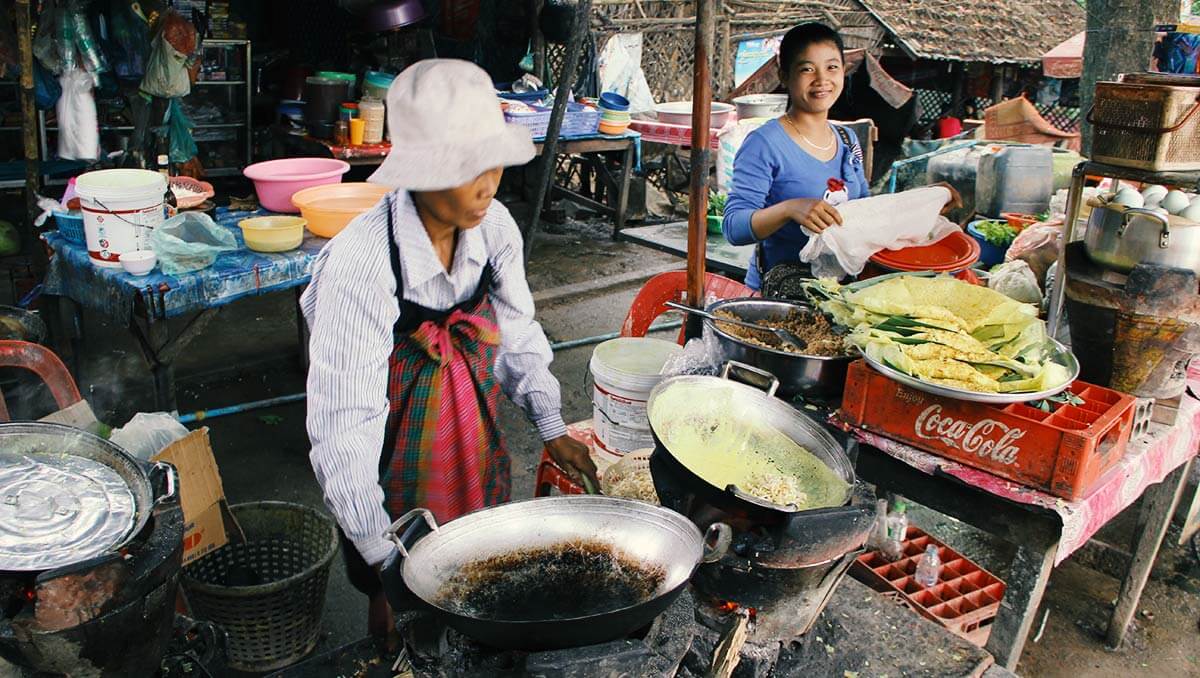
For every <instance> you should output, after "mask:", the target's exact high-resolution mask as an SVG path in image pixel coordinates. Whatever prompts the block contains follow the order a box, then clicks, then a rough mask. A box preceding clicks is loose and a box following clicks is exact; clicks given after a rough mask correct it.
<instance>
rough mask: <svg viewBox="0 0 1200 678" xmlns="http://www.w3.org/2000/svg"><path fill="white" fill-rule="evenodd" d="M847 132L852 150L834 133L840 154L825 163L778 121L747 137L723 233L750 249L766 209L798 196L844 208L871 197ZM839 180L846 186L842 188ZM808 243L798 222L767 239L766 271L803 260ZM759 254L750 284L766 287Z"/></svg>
mask: <svg viewBox="0 0 1200 678" xmlns="http://www.w3.org/2000/svg"><path fill="white" fill-rule="evenodd" d="M843 129H845V130H846V133H847V135H848V136H849V138H850V140H851V148H847V147H846V144H845V142H844V141H843V140H842V135H841V134H836V133H835V134H834V137H835V138H836V139H837V145H838V151H837V154H836V155H834V156H833V158H832V159H830V160H828V161H826V162H821V161H820V160H817V159H816V158H814V157H813V156H812V155H810V154H809V153H808V152H807V151H805V150H804V149H803V148H801V147H800V146H799V145H797V144H796V142H795V141H793V140H792V138H791V137H789V136H788V134H787V131H786V130H784V128H783V125H782V123H780V121H778V120H772V121H770V122H768V123H766V124H764V125H763V126H762V127H759V128H758V129H756V130H754V131H753V132H751V133H750V134H749V136H747V137H746V140H745V141H744V142H743V143H742V147H741V149H739V150H738V153H737V157H735V158H734V161H733V188H732V190H731V191H730V192H729V200H728V202H727V203H726V205H725V220H724V225H723V227H722V228H723V229H724V232H725V239H726V240H728V241H729V242H730V243H732V244H734V245H749V244H752V243H754V242H756V241H757V238H756V237H755V236H754V231H753V230H752V229H751V227H750V218H751V217H752V216H753V215H754V213H755V212H756V211H758V210H760V209H763V208H765V207H770V206H772V205H775V204H778V203H781V202H783V201H784V200H791V199H793V198H813V199H824V200H826V201H827V202H829V203H830V204H833V205H835V206H836V205H838V204H841V203H844V202H846V201H847V200H856V199H858V198H864V197H866V196H867V194H868V192H869V190H870V187H869V185H868V184H867V178H866V175H865V174H864V172H863V163H862V157H861V149H860V150H859V151H858V153H855V152H854V150H853V148H855V147H858V139H857V138H856V137H855V136H854V132H852V131H851V130H849V129H846V128H843ZM839 182H840V183H841V184H843V185H844V186H841V187H839V185H838V184H839ZM807 242H808V236H807V235H805V233H804V229H802V228H801V227H800V225H799V224H797V223H796V222H794V221H791V222H788V223H786V224H784V225H783V227H782V228H780V229H779V230H778V231H776V232H775V233H774V234H772V235H771V236H770V237H769V238H766V239H765V240H763V241H762V252H763V258H764V259H765V260H766V268H767V270H770V269H771V267H772V266H774V265H776V264H779V263H782V262H785V261H799V257H800V250H801V249H803V248H804V245H805V243H807ZM757 259H758V258H757V256H754V257H751V260H750V265H749V267H748V270H747V272H746V285H747V286H749V287H750V288H751V289H755V290H757V289H760V287H761V285H762V273H763V272H762V271H759V270H758V261H757Z"/></svg>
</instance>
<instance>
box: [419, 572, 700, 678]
mask: <svg viewBox="0 0 1200 678" xmlns="http://www.w3.org/2000/svg"><path fill="white" fill-rule="evenodd" d="M695 607H696V606H695V600H694V598H693V596H692V594H691V593H690V592H688V591H684V593H683V594H682V595H680V596H679V597H678V598H676V599H675V601H674V602H673V603H672V604H671V606H670V607H669V608H667V610H666V611H665V612H663V613H662V614H661V615H659V616H658V617H657V618H655V620H654V621H653V622H651V624H650V625H649V626H648V627H646V628H643V629H640V630H638V631H636V632H634V633H633V634H631V635H630V636H629V637H627V638H622V639H619V640H615V641H612V642H608V643H601V644H598V645H587V646H583V647H573V648H567V649H562V650H551V651H546V652H522V651H516V650H497V649H493V648H490V647H487V646H485V645H481V644H480V643H477V642H475V641H473V640H471V639H470V638H468V637H466V636H464V635H462V634H460V633H458V632H457V631H455V630H454V629H451V628H449V627H447V626H445V625H443V624H441V623H439V622H438V621H437V620H435V619H434V618H433V617H431V616H430V615H428V614H425V613H420V612H410V613H405V614H403V615H402V616H401V623H402V624H403V627H404V630H405V636H406V638H405V641H406V646H407V652H408V657H409V661H410V662H411V663H412V667H413V672H414V674H415V675H416V676H421V677H428V678H441V677H443V676H459V677H465V678H472V677H475V676H478V677H480V678H483V677H484V676H489V677H491V676H500V677H513V678H516V677H519V676H539V677H541V678H574V677H577V676H578V677H582V676H595V675H613V676H621V675H631V676H634V675H635V676H674V675H676V672H677V670H678V668H679V666H680V664H681V662H682V661H683V658H684V656H685V654H687V652H688V649H689V648H690V647H691V644H692V638H693V636H694V634H695V633H696V631H697V630H698V628H697V624H696V620H695Z"/></svg>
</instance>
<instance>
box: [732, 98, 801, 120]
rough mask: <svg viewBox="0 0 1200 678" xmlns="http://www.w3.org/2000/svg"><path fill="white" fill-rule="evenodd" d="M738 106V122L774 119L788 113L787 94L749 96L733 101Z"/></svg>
mask: <svg viewBox="0 0 1200 678" xmlns="http://www.w3.org/2000/svg"><path fill="white" fill-rule="evenodd" d="M733 105H734V106H737V116H738V120H749V119H750V118H774V117H778V116H780V115H783V114H784V113H787V108H788V95H786V94H747V95H746V96H741V97H738V98H736V99H734V100H733Z"/></svg>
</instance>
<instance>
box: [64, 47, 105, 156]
mask: <svg viewBox="0 0 1200 678" xmlns="http://www.w3.org/2000/svg"><path fill="white" fill-rule="evenodd" d="M58 82H59V84H60V85H62V96H61V97H59V99H58V106H57V107H56V109H55V110H56V111H57V112H58V157H60V158H62V159H63V160H95V159H96V158H98V157H100V131H99V128H98V127H97V126H96V99H95V98H94V97H93V96H92V86H93V84H94V83H93V81H92V76H91V75H89V74H88V73H87V71H84V70H83V69H81V68H73V69H71V70H69V71H67V72H66V73H63V74H62V75H61V76H59V78H58Z"/></svg>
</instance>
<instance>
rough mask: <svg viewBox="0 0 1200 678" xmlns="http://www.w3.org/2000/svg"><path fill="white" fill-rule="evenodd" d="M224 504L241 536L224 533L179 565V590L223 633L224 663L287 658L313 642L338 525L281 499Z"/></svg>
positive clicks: (264, 665) (275, 663)
mask: <svg viewBox="0 0 1200 678" xmlns="http://www.w3.org/2000/svg"><path fill="white" fill-rule="evenodd" d="M230 509H231V510H232V511H233V515H234V517H236V518H237V520H238V523H239V524H240V526H241V528H242V530H243V532H244V533H245V535H246V541H245V543H238V542H237V541H236V540H233V539H231V540H230V543H229V544H227V545H225V546H222V547H221V548H219V549H217V550H216V551H213V552H212V553H210V554H208V555H206V556H204V557H203V558H201V559H200V560H197V561H196V562H194V563H192V564H190V565H188V566H187V567H186V568H184V571H183V586H184V590H185V591H186V592H187V596H188V600H189V601H190V602H191V604H192V608H193V610H194V611H195V613H196V617H197V618H199V619H203V620H206V621H211V622H215V623H216V624H218V625H219V626H221V628H223V629H225V632H226V633H228V634H229V666H230V667H231V668H234V669H237V670H239V671H249V672H256V673H260V672H266V671H273V670H276V669H281V668H283V667H285V666H290V665H292V664H294V663H296V662H297V661H299V660H300V659H302V658H303V657H304V656H305V655H307V654H308V653H309V652H311V651H312V650H313V648H314V647H316V645H317V639H318V636H319V635H320V632H321V611H322V609H323V608H324V606H325V586H326V584H327V583H328V582H329V566H330V564H331V563H332V562H333V556H334V554H336V553H337V548H338V539H337V528H336V527H335V526H334V523H333V520H332V519H331V518H329V517H328V516H325V515H323V514H321V513H319V512H317V511H315V510H313V509H311V508H308V507H306V506H301V505H299V504H292V503H288V502H281V501H262V502H255V503H250V504H237V505H234V506H232V507H230Z"/></svg>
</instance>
